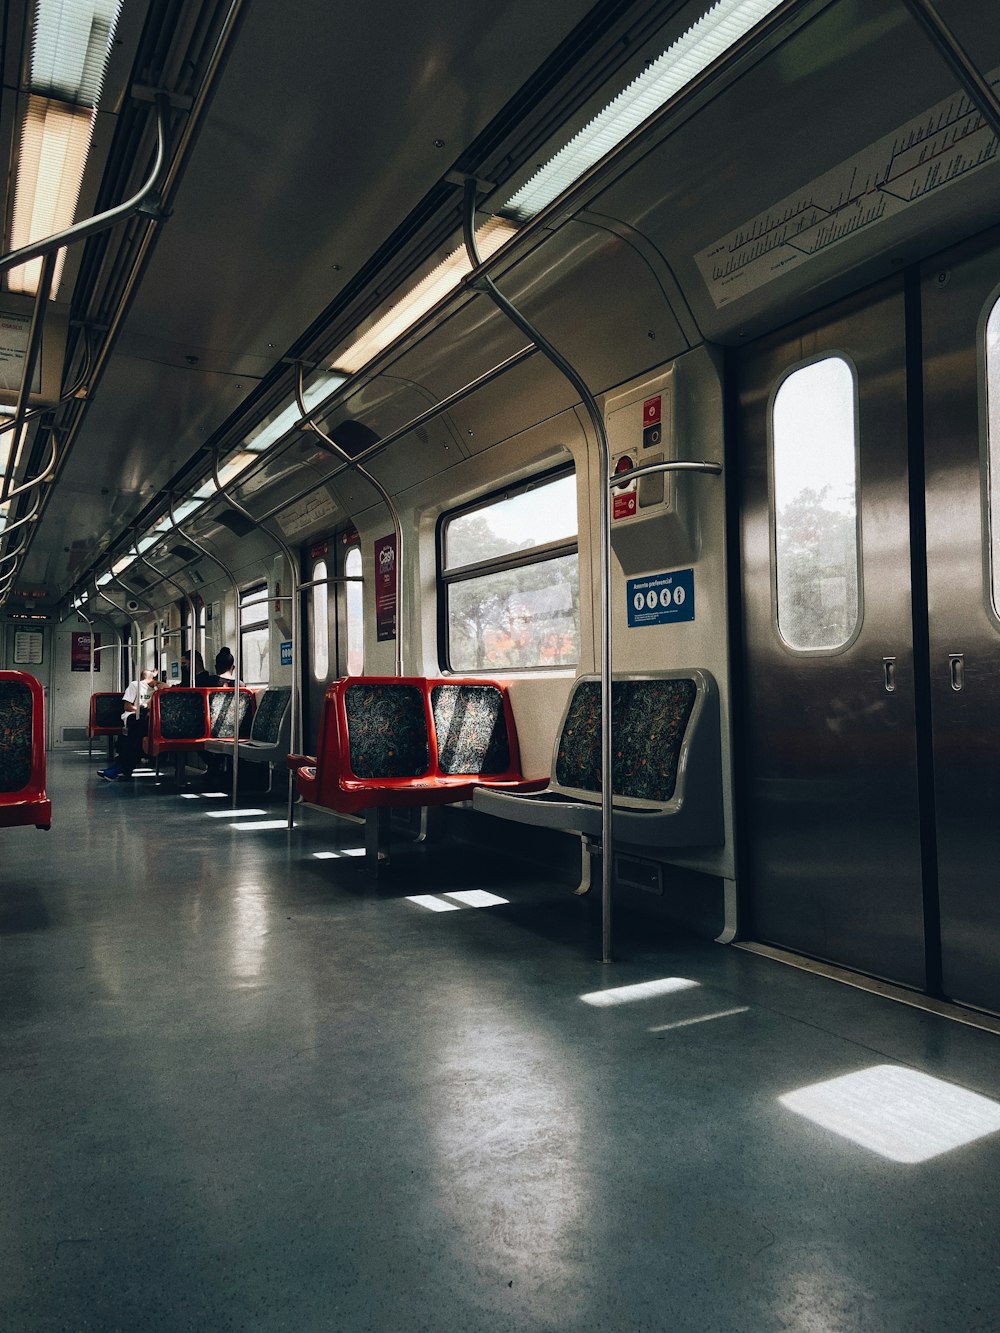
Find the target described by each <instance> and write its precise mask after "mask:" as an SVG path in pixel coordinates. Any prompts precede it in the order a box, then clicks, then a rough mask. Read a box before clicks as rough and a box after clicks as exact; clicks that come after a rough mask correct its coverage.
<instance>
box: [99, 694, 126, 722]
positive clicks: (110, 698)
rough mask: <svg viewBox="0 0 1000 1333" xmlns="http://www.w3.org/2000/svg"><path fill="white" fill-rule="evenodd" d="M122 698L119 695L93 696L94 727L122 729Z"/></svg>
mask: <svg viewBox="0 0 1000 1333" xmlns="http://www.w3.org/2000/svg"><path fill="white" fill-rule="evenodd" d="M122 711H123V705H122V697H121V695H120V694H95V695H94V726H95V727H116V728H117V729H118V730H119V731H121V727H122Z"/></svg>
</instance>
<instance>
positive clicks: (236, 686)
mask: <svg viewBox="0 0 1000 1333" xmlns="http://www.w3.org/2000/svg"><path fill="white" fill-rule="evenodd" d="M170 520H171V522H174V503H173V497H172V496H171V498H170ZM174 527H175V528H176V530H177V531H178V532H179V533H180V535H181V536H182V537H183V538H184V540H185V541H187V542H190V543H191V545H192V546H193V547H194V548H195V550H197V551H201V553H202V555H204V556H207V557H208V559H209V560H211V561H213V562H214V563H215V564H217V565H218V566H219V568H220V569H221V570H222V572H223V573H224V574H225V576H226V578H228V580H229V582H230V585H231V586H232V590H233V614H234V615H235V617H236V647H235V649H234V650H233V669H234V680H233V701H234V702H233V707H234V712H233V809H234V810H235V809H236V804H237V801H236V782H237V778H238V775H239V764H240V743H239V742H240V726H239V717H240V690H241V689H242V688H243V687H242V684H241V681H242V676H241V674H240V668H241V667H242V665H243V664H242V662H241V661H240V658H241V657H242V652H241V648H242V614H241V610H242V609H241V607H240V588H239V584H238V583H237V581H236V575H235V574H234V573H233V571H232V570H231V569H230V568H229V566H228V565H227V564H226V562H225V561H224V560H221V559H220V558H219V557H218V556H217V555H215V554H214V552H212V551H210V550H209V549H208V548H207V547H206V546H203V545H202V544H201V542H200V541H198V539H197V538H196V537H192V536H191V534H190V533H188V532H185V530H184V529H183V528H182V527H181V525H180V524H179V523H174Z"/></svg>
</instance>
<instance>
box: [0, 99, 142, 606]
mask: <svg viewBox="0 0 1000 1333" xmlns="http://www.w3.org/2000/svg"><path fill="white" fill-rule="evenodd" d="M167 106H168V100H167V98H166V96H165V95H163V94H160V95H158V96H157V99H156V155H155V158H154V161H153V169H152V171H151V172H150V174H149V177H148V178H147V180H146V182H145V184H144V185H143V186H142V187H141V189H139V190H138V191H137V193H136V194H134V195H133V196H132V197H131V198H130V199H126V200H125V201H124V202H123V203H121V204H118V205H116V206H115V207H114V208H109V209H106V210H105V211H104V212H103V213H98V214H96V215H95V216H94V217H91V218H86V219H84V220H83V221H82V222H75V223H73V224H72V226H69V227H65V228H64V229H63V230H62V231H59V232H55V233H54V234H53V235H51V236H46V237H44V238H43V239H42V240H38V241H32V242H30V244H28V245H22V246H21V247H20V248H19V249H17V250H12V251H10V252H9V253H8V254H6V255H3V256H0V273H5V272H7V271H8V270H10V269H13V268H19V267H20V266H21V265H22V264H25V263H27V262H29V261H30V260H32V259H38V258H41V260H42V272H41V277H40V279H39V284H38V290H37V292H36V293H35V304H34V307H33V309H32V315H31V327H30V329H29V332H28V346H27V350H26V352H25V358H24V366H23V368H22V372H21V384H20V387H19V389H18V395H17V407H16V409H15V412H14V420H13V423H12V425H11V429H12V430H14V431H18V430H20V429H21V427H22V426H23V425H24V423H25V421H26V420H27V412H28V403H29V399H30V394H31V381H32V378H33V376H34V371H35V362H36V360H37V359H38V354H39V352H40V350H41V339H42V327H43V324H44V312H45V309H46V306H47V303H48V299H49V292H50V291H51V289H52V280H53V276H54V274H55V263H56V256H57V254H58V252H59V251H60V250H62V249H64V248H65V247H66V246H67V245H71V244H74V243H76V242H78V241H83V240H86V239H87V238H88V237H90V236H94V235H96V234H97V233H99V232H101V231H104V230H106V229H107V228H108V227H113V226H114V225H115V224H116V223H117V222H119V221H121V220H122V219H123V218H126V217H130V216H131V215H132V214H133V213H137V212H139V211H140V210H141V209H143V208H145V207H146V206H147V203H148V202H149V200H150V199H151V197H152V195H153V193H154V191H155V190H156V189H157V187H158V185H159V177H160V173H161V171H162V170H163V164H164V161H165V159H166V151H167V129H166V114H167ZM53 438H54V432H53ZM55 460H56V455H55V453H53V457H52V459H51V460H50V463H49V465H48V466H47V467H46V468H45V469H44V471H43V472H42V473H41V474H40V476H39V477H37V478H33V479H32V482H31V484H32V485H37V484H39V483H40V482H42V481H44V482H46V483H48V482H50V481H51V480H52V468H53V467H54V465H55ZM12 471H13V469H11V470H9V471H7V472H5V474H4V476H3V477H2V478H0V503H2V502H3V501H4V500H6V499H8V498H10V497H11V496H12V495H14V494H17V493H18V490H17V489H16V488H15V489H12V488H11V485H10V482H11V479H12ZM24 489H25V487H23V486H22V487H21V488H20V490H24ZM8 591H9V588H6V589H4V590H3V591H2V592H0V599H2V598H3V597H5V596H6V594H7V592H8Z"/></svg>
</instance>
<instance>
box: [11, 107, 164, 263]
mask: <svg viewBox="0 0 1000 1333" xmlns="http://www.w3.org/2000/svg"><path fill="white" fill-rule="evenodd" d="M168 106H169V99H168V98H167V96H166V94H164V93H159V94H158V95H157V98H156V157H155V159H154V161H153V169H152V171H151V172H150V173H149V177H148V179H147V180H146V182H145V184H144V185H143V186H142V187H141V188H140V189H139V190H137V191H136V193H135V194H134V195H132V197H131V199H126V200H125V201H124V203H121V204H116V205H115V206H114V208H108V209H106V210H105V211H104V212H103V213H95V215H94V216H93V217H92V218H85V219H84V220H83V221H82V222H74V223H73V224H72V226H69V227H65V228H64V229H63V230H62V231H57V232H54V233H53V234H52V235H51V236H46V237H45V238H44V239H43V240H40V241H32V242H31V243H30V244H29V245H22V246H21V248H20V249H19V250H11V251H10V253H9V254H6V255H3V256H2V257H0V273H6V272H7V270H8V269H11V268H20V266H21V265H22V264H26V263H27V262H28V261H29V260H31V259H38V258H40V257H42V256H46V257H47V256H49V255H53V256H54V255H55V254H56V252H57V251H59V250H63V249H65V247H66V246H67V245H72V244H74V243H75V242H76V241H85V240H86V239H87V238H88V236H96V235H97V233H98V232H101V231H104V230H105V229H106V228H107V227H113V226H114V225H115V223H116V222H120V221H121V220H122V219H123V218H126V217H130V216H131V215H132V214H133V213H138V212H139V210H140V209H142V208H143V207H145V205H146V203H147V202H148V201H149V200H150V199H151V197H152V195H153V193H154V191H155V190H156V189H157V186H158V184H159V175H160V172H161V171H162V170H163V163H164V159H165V158H166V155H167V108H168Z"/></svg>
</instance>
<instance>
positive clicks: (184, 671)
mask: <svg viewBox="0 0 1000 1333" xmlns="http://www.w3.org/2000/svg"><path fill="white" fill-rule="evenodd" d="M180 683H181V685H188V686H190V685H192V684H193V685H194V686H195V687H196V688H197V689H205V688H206V687H208V686H211V685H215V684H216V683H217V680H216V677H215V676H213V675H212V673H211V671H206V670H205V660H204V658H203V657H202V655H201V653H199V652H198V650H197V648H196V649H195V652H194V680H193V681H192V680H191V654H190V653H189V652H185V653H181V679H180Z"/></svg>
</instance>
